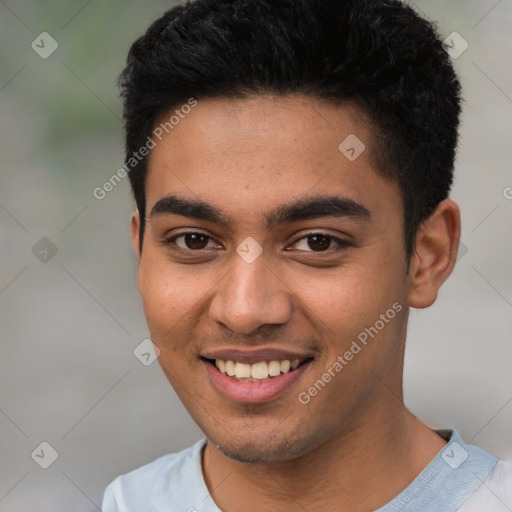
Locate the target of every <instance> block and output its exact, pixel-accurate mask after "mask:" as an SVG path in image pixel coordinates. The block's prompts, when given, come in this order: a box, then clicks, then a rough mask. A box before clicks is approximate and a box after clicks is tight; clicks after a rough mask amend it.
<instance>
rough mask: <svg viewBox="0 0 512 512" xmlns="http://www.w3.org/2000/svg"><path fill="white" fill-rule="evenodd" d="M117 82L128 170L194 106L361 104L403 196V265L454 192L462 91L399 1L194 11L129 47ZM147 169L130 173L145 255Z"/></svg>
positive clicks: (321, 0)
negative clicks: (301, 99)
mask: <svg viewBox="0 0 512 512" xmlns="http://www.w3.org/2000/svg"><path fill="white" fill-rule="evenodd" d="M118 83H119V86H120V89H121V95H122V97H123V103H124V121H125V129H126V161H127V162H128V161H129V159H130V158H133V154H134V152H137V151H138V150H139V149H140V148H141V147H143V146H144V145H145V144H146V143H147V142H146V141H147V140H149V139H148V137H150V136H151V134H152V132H153V130H154V128H155V124H156V123H157V121H158V120H159V119H160V118H161V116H162V115H163V114H165V113H167V112H169V111H170V110H171V109H173V108H175V107H177V106H180V105H183V104H186V103H187V102H189V101H190V99H191V98H195V100H196V101H197V100H199V101H200V100H201V98H246V97H248V96H249V95H254V94H273V95H295V94H305V95H308V96H310V97H313V98H317V99H326V100H331V101H333V102H335V103H339V102H343V101H353V102H356V104H357V105H358V106H359V107H360V109H361V112H363V113H364V114H366V117H367V118H368V119H369V120H370V122H371V130H372V141H371V142H372V143H373V146H374V150H375V151H374V153H375V155H376V156H375V158H376V160H377V170H378V172H380V173H381V174H382V175H383V176H385V177H387V178H388V179H390V180H394V181H395V182H396V183H397V184H398V185H399V188H400V192H401V196H402V200H403V205H404V243H405V254H406V258H407V259H408V258H409V257H410V256H411V254H412V251H413V248H414V242H415V236H416V232H417V230H418V227H419V226H420V224H421V223H422V222H423V221H424V220H425V219H426V218H427V217H428V216H429V215H430V214H431V213H432V211H433V210H434V209H435V207H436V206H437V205H438V204H439V203H440V202H441V201H443V200H444V199H446V198H447V197H448V194H449V192H450V189H451V185H452V181H453V167H454V161H455V151H456V146H457V139H458V126H459V115H460V103H461V97H460V90H461V87H460V83H459V81H458V79H457V76H456V73H455V71H454V69H453V65H452V63H451V60H450V57H449V56H448V54H447V52H446V51H445V50H444V48H443V44H442V42H441V40H440V38H439V35H438V34H437V29H436V27H435V25H434V24H433V23H432V22H430V21H428V20H426V19H423V18H422V17H420V16H419V15H418V14H417V13H416V12H415V11H414V10H413V9H412V8H411V7H409V6H408V5H406V4H404V3H403V2H400V1H399V0H193V1H187V2H186V3H184V4H180V5H177V6H175V7H174V8H172V9H171V10H169V11H167V12H166V13H165V14H164V15H163V16H162V17H160V18H159V19H158V20H156V21H155V22H154V23H153V24H152V25H151V26H150V27H149V29H148V30H147V32H146V33H145V34H144V35H143V36H142V37H140V38H139V39H137V40H136V41H135V42H134V43H133V44H132V46H131V48H130V51H129V54H128V59H127V65H126V67H125V68H124V70H123V71H122V73H121V75H120V76H119V80H118ZM340 142H341V141H340ZM147 162H148V157H147V156H145V157H144V158H140V159H139V160H138V161H137V165H134V166H133V168H132V169H131V170H130V171H129V176H130V182H131V186H132V190H133V193H134V197H135V201H136V204H137V208H138V210H139V214H140V220H141V224H140V247H139V248H140V250H142V241H143V236H144V226H145V208H146V202H145V180H146V176H147V171H148V169H147ZM125 167H126V165H125Z"/></svg>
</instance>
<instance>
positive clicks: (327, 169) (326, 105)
mask: <svg viewBox="0 0 512 512" xmlns="http://www.w3.org/2000/svg"><path fill="white" fill-rule="evenodd" d="M178 108H179V107H178ZM168 118H169V114H166V115H164V116H162V118H161V119H160V120H159V123H165V121H166V119H168ZM371 133H372V132H371V125H370V124H369V123H368V121H367V120H366V118H365V116H364V115H363V114H362V112H361V111H360V110H359V109H358V108H357V107H356V106H355V105H354V104H351V103H344V104H334V103H331V102H327V101H319V100H316V99H313V98H310V97H305V96H293V97H292V96H287V97H275V96H252V97H249V98H247V99H234V100H233V99H226V98H212V99H204V100H199V101H198V103H197V106H195V107H194V108H193V109H191V111H190V112H189V113H187V114H186V115H182V116H181V117H180V120H179V123H177V124H175V125H173V128H172V129H169V131H168V133H165V132H164V134H163V136H162V140H161V141H157V144H156V146H155V148H154V149H152V150H151V154H150V159H149V165H148V168H149V173H148V177H147V180H146V196H147V197H146V198H147V213H149V212H150V211H151V208H152V207H153V205H154V204H155V203H156V202H157V201H158V200H159V199H161V198H162V197H164V196H165V195H167V194H178V195H181V196H186V197H188V198H196V199H197V198H201V199H202V200H208V201H209V202H210V203H211V204H216V205H217V206H219V207H223V208H224V207H225V209H227V210H229V209H231V211H232V212H233V211H236V212H237V214H241V213H243V212H246V213H248V214H250V213H251V212H253V213H254V212H262V211H263V206H271V205H272V206H274V207H275V206H278V205H279V204H282V203H283V202H288V201H287V200H289V199H290V198H299V197H301V198H302V197H306V196H308V195H319V194H326V193H329V194H333V193H335V194H338V195H342V196H343V197H349V198H351V199H353V200H354V201H357V202H359V203H363V204H364V203H365V202H366V203H367V204H368V203H372V207H371V208H369V209H374V208H373V207H374V206H375V205H376V203H379V204H380V203H382V204H384V203H385V202H386V201H387V202H388V203H390V205H388V206H389V207H392V208H394V209H396V208H397V205H398V206H399V205H400V198H399V193H398V189H397V187H396V186H395V184H394V183H391V182H389V181H388V180H386V179H384V178H383V177H382V176H381V175H380V174H379V173H377V171H376V167H375V164H374V160H375V158H374V154H373V147H372V143H371V140H370V137H371ZM285 200H286V201H285ZM221 203H222V205H221ZM265 209H266V208H265Z"/></svg>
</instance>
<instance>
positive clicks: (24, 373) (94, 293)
mask: <svg viewBox="0 0 512 512" xmlns="http://www.w3.org/2000/svg"><path fill="white" fill-rule="evenodd" d="M409 3H411V4H412V2H409ZM172 5H174V4H173V2H169V1H168V2H163V1H145V2H142V1H140V2H135V1H126V0H125V1H122V2H121V1H109V2H107V1H99V0H92V1H87V0H81V1H67V2H57V1H36V0H26V1H23V0H4V1H0V37H1V46H0V130H1V138H0V156H1V159H0V162H1V163H0V166H1V167H0V237H1V238H0V247H1V260H0V262H1V266H0V335H1V338H0V341H1V345H0V347H1V357H0V440H1V441H0V442H1V457H0V511H2V512H21V511H31V512H36V511H37V512H43V511H45V512H46V511H48V512H49V511H51V512H68V511H70V510H73V511H74V512H89V511H91V512H93V511H97V510H99V507H100V504H101V499H102V494H103V490H104V488H105V486H106V485H107V484H108V483H109V482H110V481H111V480H112V479H113V478H114V477H116V476H117V475H119V474H121V473H124V472H127V471H129V470H131V469H134V468H136V467H138V466H140V465H142V464H144V463H147V462H149V461H151V460H153V459H155V458H157V457H159V456H161V455H163V454H165V453H168V452H172V451H177V450H181V449H183V448H185V447H187V446H189V445H190V444H192V443H193V442H195V441H196V440H197V439H199V438H200V437H201V432H200V430H199V429H198V428H197V427H196V426H195V424H194V423H193V422H192V420H191V419H190V418H189V417H188V414H187V413H186V411H185V410H184V408H183V407H182V406H181V404H180V403H179V401H178V399H177V398H176V396H175V394H174V392H173V390H172V389H171V387H170V386H169V384H168V382H167V380H166V379H165V378H164V376H163V375H162V374H161V370H160V368H159V366H158V363H154V364H152V365H150V366H144V365H143V364H142V363H141V362H140V361H139V360H138V359H137V358H136V357H135V356H134V353H133V352H134V349H135V348H136V347H137V346H138V345H139V344H140V343H141V341H142V340H143V339H145V338H147V337H148V335H149V334H148V330H147V327H146V323H145V319H144V315H143V312H142V306H141V301H140V299H139V296H138V291H137V288H136V280H135V273H136V265H135V260H134V256H133V254H132V250H131V245H130V241H129V216H130V213H131V211H132V209H133V201H132V198H131V196H130V193H129V187H128V181H127V179H124V180H123V181H122V182H121V183H120V184H119V185H118V186H116V187H115V188H114V189H113V190H112V191H111V192H109V193H108V194H107V195H106V197H105V198H104V199H102V200H98V199H96V198H95V197H94V196H93V190H94V189H95V188H96V187H101V186H102V185H103V183H104V182H105V181H106V180H108V178H109V177H110V176H112V174H114V173H115V172H116V170H117V169H118V168H119V167H121V165H122V164H123V133H122V124H121V102H120V99H119V97H118V90H117V88H116V85H115V79H116V77H117V75H118V73H119V72H120V71H121V69H122V67H123V65H124V62H125V59H126V54H127V51H128V48H129V45H130V44H131V42H133V40H134V39H135V38H136V37H138V36H139V35H141V34H142V33H143V32H144V31H145V30H146V28H147V27H148V25H149V24H150V22H152V21H153V20H154V19H156V18H157V17H158V16H160V15H161V14H162V13H163V12H164V11H165V10H167V9H168V8H170V7H172ZM414 5H415V7H416V8H417V9H419V10H420V11H422V12H424V13H425V15H426V16H428V17H429V18H431V19H434V20H437V22H438V28H439V31H440V33H441V35H442V36H443V38H444V37H448V36H449V35H450V34H452V33H453V32H457V33H459V34H460V36H462V38H463V40H465V41H467V43H468V48H467V49H466V50H465V51H464V52H463V53H461V54H460V55H457V54H458V53H460V51H461V50H462V49H463V48H464V42H463V40H461V39H459V38H458V36H455V38H456V39H453V36H452V38H451V39H448V41H452V40H453V41H454V42H453V45H452V46H454V48H453V52H454V57H453V60H454V63H455V66H456V68H457V70H458V72H459V74H460V77H461V80H462V82H463V86H464V97H465V100H466V101H465V105H464V115H463V120H462V128H461V143H460V151H459V155H458V161H457V168H456V183H455V187H454V189H453V194H452V197H453V199H455V200H456V201H457V202H458V203H459V205H460V206H461V210H462V219H463V234H462V242H463V246H462V248H461V255H460V257H459V262H458V264H457V267H456V270H455V272H454V274H453V275H452V277H451V278H450V279H449V280H448V282H447V283H446V284H445V286H444V287H443V289H442V291H441V294H440V296H439V299H438V301H437V302H436V304H435V305H434V306H433V307H431V308H429V309H427V310H413V311H412V314H411V322H410V327H409V338H408V352H407V357H406V370H405V391H406V401H407V404H408V406H409V407H410V409H411V410H412V411H413V412H414V413H415V414H417V415H418V416H420V417H421V418H423V419H424V420H425V421H427V422H428V423H430V424H432V425H436V426H442V427H452V428H457V429H458V430H459V431H460V432H461V434H462V435H463V437H464V438H465V439H466V440H467V441H468V442H471V443H474V444H478V445H480V446H481V447H483V448H485V449H487V450H489V451H491V452H493V453H494V454H496V455H497V456H499V457H502V458H512V442H511V434H510V432H512V379H511V360H512V343H511V333H512V272H511V271H510V262H511V256H512V236H511V235H512V222H511V219H512V171H511V164H510V162H511V161H512V144H511V142H512V141H511V135H510V134H511V133H512V66H511V65H510V63H511V61H512V59H511V52H512V36H511V32H510V23H511V20H512V0H501V1H496V0H478V1H476V0H457V1H454V0H452V1H446V0H426V1H420V0H418V1H417V2H415V3H414ZM43 32H47V33H48V34H49V36H48V35H42V36H40V34H41V33H43ZM50 37H51V39H50ZM54 41H55V42H54ZM32 42H34V43H33V46H31V45H32ZM56 44H58V47H57V48H56V49H55V51H54V52H53V53H52V54H51V55H48V54H49V53H50V52H51V50H53V49H54V46H55V45H56ZM43 57H46V58H43ZM55 251H56V252H55ZM42 442H46V443H49V445H50V446H51V448H50V447H49V446H48V445H46V444H44V445H41V443H42ZM55 456H57V459H56V460H55V461H54V462H53V464H51V465H50V466H49V467H48V469H43V468H42V467H40V466H44V465H46V464H48V463H50V462H52V460H53V459H54V458H55Z"/></svg>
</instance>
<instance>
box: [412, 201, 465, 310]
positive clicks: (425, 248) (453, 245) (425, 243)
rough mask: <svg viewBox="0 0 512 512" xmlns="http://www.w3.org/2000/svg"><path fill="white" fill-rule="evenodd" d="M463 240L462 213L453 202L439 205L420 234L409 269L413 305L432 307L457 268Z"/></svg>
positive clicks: (418, 233)
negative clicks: (460, 245)
mask: <svg viewBox="0 0 512 512" xmlns="http://www.w3.org/2000/svg"><path fill="white" fill-rule="evenodd" d="M459 240H460V211H459V207H458V206H457V204H456V203H455V202H454V201H452V200H451V199H446V200H444V201H442V202H441V203H439V205H438V206H437V208H436V209H435V210H434V212H433V213H432V214H431V215H430V216H429V218H428V219H426V220H425V221H424V222H423V223H422V225H421V226H420V228H419V229H418V232H417V235H416V242H415V249H414V253H413V255H412V256H411V262H410V267H409V294H408V301H409V306H411V307H413V308H426V307H428V306H431V305H432V304H433V303H434V302H435V300H436V298H437V294H438V292H439V288H441V285H442V284H443V283H444V282H445V281H446V279H448V277H449V275H450V274H451V273H452V270H453V268H454V266H455V261H456V259H457V250H458V246H459Z"/></svg>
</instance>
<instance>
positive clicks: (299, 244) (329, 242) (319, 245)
mask: <svg viewBox="0 0 512 512" xmlns="http://www.w3.org/2000/svg"><path fill="white" fill-rule="evenodd" d="M293 245H294V246H295V247H296V248H297V249H298V250H299V251H303V252H309V253H311V252H317V253H320V252H326V253H331V252H335V251H340V250H343V249H346V248H347V247H350V246H351V244H350V243H349V242H347V241H345V240H341V239H339V238H336V237H335V236H332V235H328V234H327V233H311V234H309V235H306V236H303V237H302V238H299V239H298V240H297V241H296V242H295V243H294V244H293ZM331 246H332V247H331ZM330 249H333V250H332V251H331V250H330Z"/></svg>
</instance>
